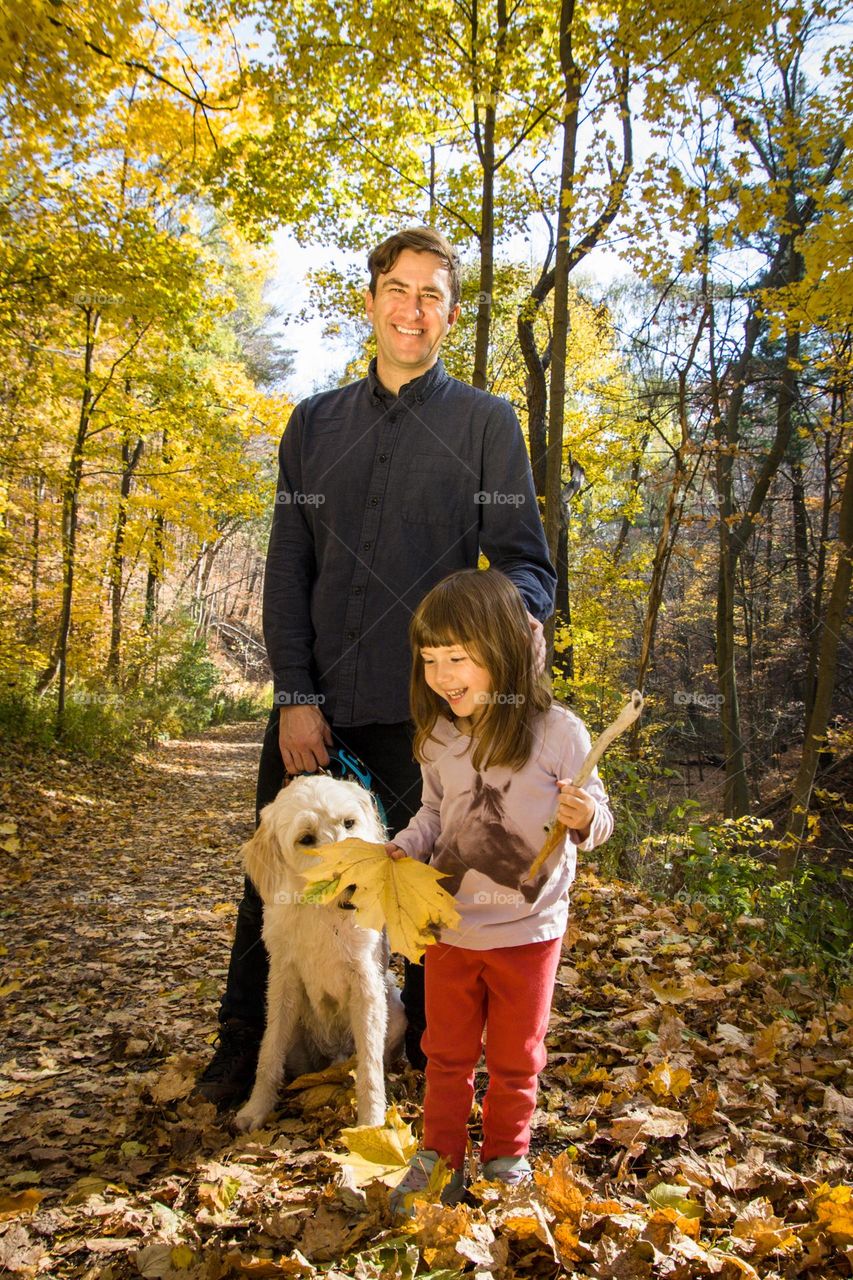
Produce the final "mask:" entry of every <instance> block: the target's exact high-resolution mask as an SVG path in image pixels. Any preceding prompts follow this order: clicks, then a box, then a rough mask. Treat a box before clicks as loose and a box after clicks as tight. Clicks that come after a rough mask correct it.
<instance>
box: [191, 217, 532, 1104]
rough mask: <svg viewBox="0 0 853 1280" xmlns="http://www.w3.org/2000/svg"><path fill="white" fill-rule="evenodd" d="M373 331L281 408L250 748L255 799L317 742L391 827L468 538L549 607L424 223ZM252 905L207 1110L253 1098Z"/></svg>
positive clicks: (386, 281)
mask: <svg viewBox="0 0 853 1280" xmlns="http://www.w3.org/2000/svg"><path fill="white" fill-rule="evenodd" d="M368 267H369V270H370V284H369V287H368V289H367V290H366V292H365V299H364V300H365V307H366V309H367V315H368V318H369V319H370V321H371V323H372V325H373V331H374V334H375V337H376V358H375V360H374V361H372V362H371V365H370V369H369V372H368V375H367V377H366V378H362V379H360V380H359V381H357V382H354V383H351V384H350V385H349V386H347V387H343V388H340V389H338V390H334V391H327V392H323V393H321V394H320V395H316V396H311V397H310V398H309V399H307V400H304V401H302V403H301V404H299V405H297V407H296V409H294V411H293V414H292V416H291V419H290V422H289V423H288V426H287V429H286V431H285V433H284V436H283V437H282V441H281V447H280V450H279V481H278V491H277V494H276V507H275V513H274V516H273V524H272V531H271V534H270V543H269V551H268V554H267V565H266V577H265V582H264V638H265V640H266V645H267V652H268V654H269V659H270V665H271V667H272V671H273V680H274V691H275V706H274V709H273V712H272V715H271V716H270V720H269V724H268V726H267V730H266V734H265V737H264V744H263V748H262V752H261V763H260V770H259V775H258V793H257V808H258V811H260V809H261V808H262V807H263V806H264V805H265V804H268V803H269V802H270V801H271V800H273V799H274V797H275V795H276V794H277V792H278V790H279V789H280V787H281V785H282V782H283V780H284V776H285V773H287V774H296V773H313V772H314V771H315V770H316V769H319V768H322V767H323V766H325V765H327V764H328V763H329V755H328V751H329V748H331V747H333V746H334V747H343V748H345V749H346V750H348V751H349V752H350V753H353V754H355V755H356V756H358V757H359V758H360V759H361V761H362V762H363V763H364V764H365V765H366V767H367V769H368V770H369V771H370V773H371V775H372V777H373V787H374V790H375V791H376V792H377V793H378V795H379V797H380V799H381V800H382V802H383V805H384V807H385V811H386V815H387V820H388V826H389V829H390V832H391V833H392V834H393V833H394V832H395V831H397V830H400V829H401V828H402V827H404V826H406V825H407V823H408V822H409V819H410V817H411V816H412V814H413V813H414V812H415V811H416V810H417V808H418V805H419V801H420V769H419V768H418V766H417V765H416V764H415V763H414V761H413V759H412V752H411V731H410V726H409V722H408V718H409V709H408V680H409V667H410V655H409V648H408V639H407V629H408V623H409V618H410V617H411V614H412V612H413V610H414V608H415V607H416V606H417V604H418V603H419V601H420V600H421V598H422V597H423V596H424V595H425V594H426V593H427V591H428V590H429V589H430V588H431V587H432V586H434V585H435V583H436V582H438V581H439V580H440V579H441V578H443V577H445V576H446V575H447V574H448V573H450V572H452V571H453V570H454V569H463V568H472V567H475V566H476V565H477V562H478V557H479V554H480V550H481V549H482V551H483V552H484V554H485V555H486V556H487V557H488V559H489V562H490V563H491V564H492V565H494V567H495V568H498V569H501V570H503V572H504V573H505V574H507V575H508V576H509V577H510V578H512V580H513V581H514V582H515V583H516V585H517V586H518V588H519V590H520V591H521V594H522V596H523V598H524V600H525V603H526V605H527V608H528V610H529V612H530V614H531V625H532V627H533V629H534V634H535V636H536V639H537V643H541V625H540V624H541V622H542V621H544V619H545V618H547V617H548V615H549V614H550V613H551V611H552V609H553V603H554V587H555V581H556V578H555V574H554V571H553V569H552V567H551V564H550V562H549V560H548V550H547V545H546V542H545V537H544V533H543V530H542V523H541V520H540V518H539V513H538V509H537V506H536V497H535V492H534V488H533V479H532V475H531V471H530V462H529V459H528V456H527V451H526V448H525V445H524V439H523V437H522V434H521V429H520V427H519V425H518V420H517V418H516V416H515V413H514V411H513V409H512V407H511V406H510V405H509V403H508V402H507V401H505V400H501V399H498V398H497V397H496V396H491V395H488V394H486V392H483V391H477V390H475V389H474V388H472V387H469V386H467V385H466V384H465V383H462V382H459V381H457V380H456V379H454V378H450V377H449V376H448V374H447V372H446V370H445V368H444V366H443V364H442V362H441V360H440V359H439V351H440V348H441V344H442V342H443V341H444V339H445V338H446V336H447V334H448V333H449V332H450V330H451V329H452V328H453V325H454V324H455V323H456V320H457V318H458V316H459V310H460V307H459V299H460V269H459V259H458V257H457V255H456V253H455V252H454V250H453V249H452V248H451V246H450V245H449V244H448V242H447V241H446V240H445V239H444V237H443V236H442V235H440V234H439V233H438V232H437V231H434V230H432V229H431V228H429V227H419V228H414V229H412V230H409V231H403V232H399V233H398V234H396V235H393V236H391V237H390V238H389V239H387V240H385V241H384V242H383V243H382V244H381V245H379V247H378V248H377V249H375V250H374V251H373V253H371V255H370V257H369V259H368ZM261 925H262V905H261V901H260V899H259V897H258V895H257V892H256V891H255V889H254V886H253V885H252V884H251V883H250V882H249V881H248V880H247V881H246V891H245V895H244V897H243V900H242V902H241V903H240V908H239V911H238V916H237V928H236V936H235V940H234V946H233V949H232V953H231V964H230V968H229V973H228V983H227V987H226V992H225V996H224V997H223V1000H222V1005H221V1009H220V1040H219V1048H218V1050H217V1053H216V1055H215V1057H214V1059H213V1061H212V1062H211V1063H210V1065H209V1066H208V1068H207V1070H206V1071H205V1073H204V1074H203V1076H202V1077H201V1079H200V1081H199V1086H198V1087H199V1090H200V1092H201V1093H202V1094H203V1095H204V1096H205V1097H207V1098H209V1099H210V1100H211V1101H214V1102H216V1103H217V1104H218V1105H220V1106H227V1105H231V1104H236V1103H237V1102H239V1101H241V1100H242V1098H243V1097H245V1096H246V1094H247V1093H248V1092H249V1089H250V1087H251V1085H252V1082H253V1079H254V1073H255V1064H256V1059H257V1051H258V1044H259V1041H260V1038H261V1036H262V1034H263V1029H264V1018H265V1009H264V995H265V990H266V979H267V957H266V952H265V949H264V946H263V943H262V941H261ZM403 1001H404V1004H405V1006H406V1013H407V1016H408V1018H409V1034H408V1037H407V1041H406V1049H407V1053H408V1056H409V1059H410V1061H411V1062H413V1064H414V1065H416V1066H422V1065H423V1062H424V1059H423V1054H422V1053H421V1050H420V1036H421V1032H422V1031H423V1025H424V1016H423V978H422V970H421V969H420V966H407V974H406V983H405V987H404V991H403Z"/></svg>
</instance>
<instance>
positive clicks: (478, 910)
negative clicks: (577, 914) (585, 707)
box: [394, 705, 613, 951]
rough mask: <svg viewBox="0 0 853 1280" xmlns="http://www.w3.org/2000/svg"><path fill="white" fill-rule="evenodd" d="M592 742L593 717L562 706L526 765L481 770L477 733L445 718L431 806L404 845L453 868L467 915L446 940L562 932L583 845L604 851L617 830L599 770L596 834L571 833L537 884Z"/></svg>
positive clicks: (541, 730)
mask: <svg viewBox="0 0 853 1280" xmlns="http://www.w3.org/2000/svg"><path fill="white" fill-rule="evenodd" d="M589 747H590V738H589V734H588V733H587V731H586V728H585V726H584V724H583V722H582V721H581V720H579V719H578V717H577V716H576V715H574V713H573V712H571V711H569V710H568V709H567V708H565V707H560V706H556V705H554V706H551V707H550V708H549V709H548V710H547V711H545V712H543V713H542V715H541V716H540V717H539V720H538V722H537V725H536V729H535V734H534V747H533V751H532V752H531V755H530V758H529V760H528V761H527V763H526V764H525V765H524V767H523V768H521V769H511V768H507V767H505V766H499V767H496V768H491V767H490V768H488V769H486V770H485V771H483V772H481V773H477V771H476V770H475V769H474V767H473V765H472V763H471V753H472V744H471V739H470V737H469V736H468V735H467V734H463V733H460V731H459V730H458V729H457V728H456V725H455V724H454V723H452V722H451V721H449V720H445V719H443V718H442V719H439V721H438V722H437V723H436V726H435V729H434V730H433V738H432V740H431V741H430V742H429V743H427V747H426V756H427V759H426V761H425V762H424V764H422V766H421V772H422V775H423V794H422V798H421V807H420V809H419V810H418V812H417V813H416V814H415V816H414V818H412V821H411V822H410V823H409V825H408V826H407V827H406V828H405V829H404V830H403V831H400V832H399V833H398V834H397V835H396V836H395V837H394V843H395V844H397V845H399V846H400V848H401V849H403V850H404V851H405V852H406V853H408V854H410V855H411V856H412V857H415V858H419V859H420V860H421V861H423V862H431V863H432V865H433V866H434V867H437V868H438V869H439V870H442V871H445V872H446V873H447V878H446V879H445V880H444V881H442V884H443V886H444V887H445V888H446V889H447V890H448V892H450V893H452V894H453V895H454V897H455V898H456V906H457V909H458V911H459V914H460V916H461V920H460V922H459V925H458V926H457V928H455V929H446V930H445V931H444V932H443V933H442V936H441V940H442V942H446V943H447V944H448V945H450V946H457V947H469V948H470V949H471V950H473V951H487V950H490V949H491V948H493V947H516V946H523V945H525V944H526V943H530V942H545V941H547V940H548V939H551V938H559V937H561V936H562V934H563V933H564V932H565V928H566V923H567V920H568V910H569V888H570V886H571V883H572V881H573V880H574V878H575V870H576V865H577V850H578V849H581V850H582V851H584V852H586V851H588V850H590V849H594V848H595V847H596V846H597V845H600V844H603V843H604V841H605V840H606V839H607V838H608V837H609V835H610V833H611V831H612V830H613V815H612V813H611V812H610V808H609V803H608V798H607V793H606V792H605V790H604V787H603V786H602V784H601V779H600V778H599V776H598V772H597V771H594V772H593V774H592V776H591V777H590V778H589V780H588V781H587V782H586V783H585V784H584V790H585V791H586V792H587V793H588V794H589V795H590V796H591V797H592V799H593V800H594V801H595V816H594V817H593V819H592V823H591V825H590V829H589V834H588V835H587V837H586V839H585V840H584V841H583V842H580V841H579V838H578V833H576V832H573V833H570V834H569V835H568V836H567V837H566V839H565V840H564V841H563V842H562V844H561V845H559V846H558V847H557V848H556V849H555V850H554V852H553V853H552V854H551V856H550V858H549V859H548V861H547V862H546V863H545V866H544V867H543V868H541V870H540V871H539V872H538V873H537V875H536V877H535V879H534V881H533V882H532V883H528V882H527V881H526V879H525V877H526V874H527V871H528V870H529V868H530V866H531V864H532V863H533V860H534V859H535V857H536V855H537V854H538V852H539V850H540V849H541V847H542V845H543V843H544V841H545V837H546V835H547V833H548V831H549V829H550V826H551V823H552V822H553V819H554V815H555V814H556V812H557V803H558V800H559V789H558V787H557V782H558V781H565V780H567V779H569V780H570V779H571V778H573V777H574V775H575V774H576V772H577V770H578V769H579V767H580V765H581V762H582V761H583V759H584V757H585V756H586V754H587V752H588V750H589Z"/></svg>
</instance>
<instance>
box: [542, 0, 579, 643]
mask: <svg viewBox="0 0 853 1280" xmlns="http://www.w3.org/2000/svg"><path fill="white" fill-rule="evenodd" d="M574 16H575V0H561V7H560V66H561V68H562V71H563V79H564V82H565V103H564V107H563V153H562V160H561V164H560V198H559V206H558V210H557V248H556V258H555V261H554V321H553V328H552V340H551V386H550V390H549V406H548V461H547V466H546V469H545V536H546V538H547V540H548V550H549V552H550V555H551V560H552V562H553V563H554V564H555V565H556V564H557V561H558V558H559V543H560V529H561V524H562V509H561V501H560V499H561V490H562V485H563V423H564V415H565V399H566V352H567V349H568V339H569V270H570V263H569V233H570V229H571V220H572V219H571V201H572V188H573V186H574V180H575V164H576V158H577V138H578V105H579V103H580V90H581V86H580V74H579V72H578V68H577V65H576V64H575V60H574V54H573V51H572V24H573V22H574ZM546 636H547V641H548V666H550V664H551V662H552V660H553V654H554V625H553V620H551V623H550V625H549V627H548V628H547V631H546Z"/></svg>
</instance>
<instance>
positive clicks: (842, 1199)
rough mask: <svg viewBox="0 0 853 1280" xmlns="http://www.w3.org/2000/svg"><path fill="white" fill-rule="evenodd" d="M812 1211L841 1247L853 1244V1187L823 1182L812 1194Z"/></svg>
mask: <svg viewBox="0 0 853 1280" xmlns="http://www.w3.org/2000/svg"><path fill="white" fill-rule="evenodd" d="M812 1212H813V1213H814V1215H815V1218H816V1219H817V1221H818V1223H819V1224H820V1226H821V1227H822V1228H823V1229H824V1231H826V1232H828V1233H829V1235H830V1237H831V1238H832V1242H833V1244H835V1245H837V1246H838V1248H839V1249H841V1248H847V1247H848V1246H849V1245H851V1244H853V1187H848V1186H845V1185H844V1184H843V1183H842V1184H840V1185H839V1186H837V1187H831V1186H830V1185H829V1183H827V1182H824V1183H822V1184H821V1185H820V1186H819V1187H818V1189H817V1191H816V1192H815V1193H814V1195H813V1196H812Z"/></svg>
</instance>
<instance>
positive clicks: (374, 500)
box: [370, 498, 379, 507]
mask: <svg viewBox="0 0 853 1280" xmlns="http://www.w3.org/2000/svg"><path fill="white" fill-rule="evenodd" d="M370 505H371V507H378V506H379V499H378V498H371V499H370Z"/></svg>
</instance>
